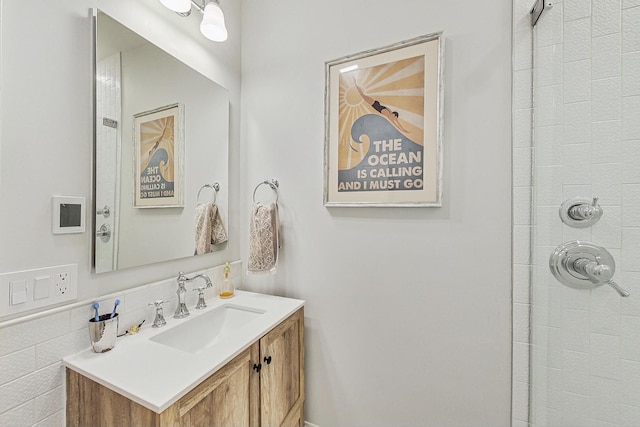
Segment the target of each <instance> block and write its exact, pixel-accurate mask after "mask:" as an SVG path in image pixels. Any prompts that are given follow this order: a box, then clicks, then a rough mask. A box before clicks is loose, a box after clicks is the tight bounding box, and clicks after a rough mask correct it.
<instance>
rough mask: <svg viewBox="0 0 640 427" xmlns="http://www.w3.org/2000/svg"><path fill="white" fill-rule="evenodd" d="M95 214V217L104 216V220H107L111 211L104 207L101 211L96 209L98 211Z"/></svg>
mask: <svg viewBox="0 0 640 427" xmlns="http://www.w3.org/2000/svg"><path fill="white" fill-rule="evenodd" d="M96 214H97V215H102V216H104V217H105V218H109V216H110V215H111V209H110V208H109V206H107V205H104V208H102V209H98V210H97V211H96Z"/></svg>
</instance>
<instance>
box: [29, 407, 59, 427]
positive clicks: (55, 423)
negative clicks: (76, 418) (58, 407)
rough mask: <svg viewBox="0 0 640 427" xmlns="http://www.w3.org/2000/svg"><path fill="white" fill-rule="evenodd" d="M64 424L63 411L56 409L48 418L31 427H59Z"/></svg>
mask: <svg viewBox="0 0 640 427" xmlns="http://www.w3.org/2000/svg"><path fill="white" fill-rule="evenodd" d="M64 424H65V414H64V411H58V412H56V413H55V414H53V415H51V416H50V417H48V418H45V419H44V420H42V421H40V422H38V423H36V424H34V425H33V427H60V426H63V425H64Z"/></svg>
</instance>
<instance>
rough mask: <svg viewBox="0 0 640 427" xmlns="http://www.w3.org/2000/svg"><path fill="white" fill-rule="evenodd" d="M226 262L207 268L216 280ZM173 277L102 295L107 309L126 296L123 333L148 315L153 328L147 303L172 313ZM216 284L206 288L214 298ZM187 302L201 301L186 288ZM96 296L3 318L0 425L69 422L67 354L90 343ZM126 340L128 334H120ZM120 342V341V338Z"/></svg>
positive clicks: (235, 271)
mask: <svg viewBox="0 0 640 427" xmlns="http://www.w3.org/2000/svg"><path fill="white" fill-rule="evenodd" d="M223 269H224V267H223V266H219V267H214V268H211V269H207V270H203V271H201V272H202V273H207V274H209V277H211V280H212V281H213V283H214V284H217V283H220V282H221V281H222V280H223ZM241 269H242V267H241V262H240V261H236V262H234V263H232V264H231V273H232V274H231V280H233V281H234V282H235V284H237V285H238V284H240V280H241V278H240V272H241ZM176 289H177V285H176V280H175V279H174V278H171V279H167V280H163V281H160V282H155V283H152V284H149V285H144V286H139V287H136V288H132V289H128V290H126V291H123V292H121V293H118V294H112V295H106V296H102V297H99V298H97V299H96V300H97V301H99V303H100V306H101V307H105V308H104V309H102V310H101V311H100V312H101V313H105V312H108V311H110V310H111V307H113V301H114V300H115V299H116V298H119V299H120V300H121V303H120V305H119V306H118V312H119V313H120V315H119V317H120V321H119V325H120V333H123V332H124V331H125V330H126V329H127V328H128V327H129V326H131V325H133V324H139V323H140V322H141V321H142V320H145V324H144V326H143V327H151V324H152V323H153V318H154V315H155V311H154V309H153V307H149V306H148V304H149V303H150V302H152V301H155V300H158V299H163V300H165V301H169V304H167V305H166V306H165V308H164V313H165V316H170V314H171V313H173V311H174V310H175V308H176V306H177V296H176ZM215 295H216V293H215V286H214V288H212V289H209V290H207V291H206V294H205V296H206V298H207V300H208V299H210V298H213V297H215ZM187 298H188V299H187V305H188V306H189V307H193V306H195V304H196V299H197V294H196V293H195V292H189V293H187ZM91 303H92V301H83V302H79V303H76V304H72V305H69V306H66V307H62V308H58V309H53V310H48V311H45V312H42V313H38V314H36V315H32V316H27V317H24V318H19V319H15V320H12V321H7V322H2V323H0V426H38V427H44V426H52V427H62V426H64V425H65V402H66V395H65V374H64V367H63V366H62V359H63V358H64V357H65V356H68V355H70V354H74V353H77V352H79V351H81V350H84V349H86V348H88V347H89V346H90V342H89V333H88V330H87V321H88V319H89V318H90V317H91V316H92V313H93V311H92V308H91ZM119 339H127V337H123V338H119ZM116 346H117V343H116Z"/></svg>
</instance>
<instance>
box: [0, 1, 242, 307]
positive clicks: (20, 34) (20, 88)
mask: <svg viewBox="0 0 640 427" xmlns="http://www.w3.org/2000/svg"><path fill="white" fill-rule="evenodd" d="M91 6H99V7H101V8H102V9H103V10H104V11H105V12H107V13H108V14H110V15H111V16H113V17H114V18H116V19H117V20H119V21H121V22H122V23H123V24H125V25H127V26H129V27H130V28H133V29H134V30H136V31H137V32H139V33H140V34H141V35H143V36H144V37H146V38H148V39H149V40H151V41H152V42H154V43H156V44H157V45H159V46H160V47H162V48H163V49H165V50H167V51H168V52H169V53H171V54H172V55H174V56H176V57H177V58H178V59H180V60H182V61H184V62H187V63H189V64H190V65H191V66H192V67H193V68H195V69H196V70H197V71H199V72H201V73H202V74H204V75H206V76H207V77H209V78H211V79H213V80H215V81H216V82H218V83H219V84H220V85H222V86H224V87H226V88H227V89H229V92H230V97H231V112H230V153H229V156H230V177H231V178H230V183H231V184H230V188H229V189H228V191H229V220H228V224H227V226H228V228H229V233H230V236H231V241H230V244H229V245H228V247H227V249H226V250H225V251H223V252H220V253H216V254H212V255H203V256H199V257H192V258H188V259H184V260H180V261H174V262H167V263H163V264H156V265H153V266H146V267H139V268H133V269H129V270H125V271H122V272H114V273H109V274H103V275H95V274H92V273H91V257H90V254H91V233H90V232H86V233H84V234H75V235H58V236H54V235H52V234H51V196H52V195H76V196H84V197H86V198H87V203H88V204H89V205H90V204H91V202H92V198H91V197H92V196H91V186H92V184H91V158H92V157H91V156H92V155H91V150H92V148H91V147H92V108H91V61H90V52H91V51H90V49H91V41H90V40H91V38H90V20H89V12H88V8H89V7H91ZM224 7H225V14H226V16H227V25H228V27H229V32H230V35H229V40H228V41H227V42H226V43H224V44H216V43H213V42H210V41H208V40H206V39H204V37H202V35H201V34H200V32H199V28H198V16H197V15H198V14H197V13H194V14H193V15H192V16H191V17H189V18H180V17H179V16H178V15H176V14H175V13H173V12H171V11H169V10H167V9H165V8H164V7H163V6H162V5H161V4H160V3H159V2H158V1H157V0H136V1H130V0H129V1H127V0H92V1H89V2H82V1H77V0H55V1H47V2H44V3H43V2H41V1H36V0H6V1H4V2H3V9H2V49H1V54H2V72H1V79H2V80H1V88H2V128H1V129H0V132H1V133H0V150H1V152H2V156H1V160H0V161H1V163H0V183H1V186H0V242H2V244H1V245H0V272H9V271H16V270H23V269H30V268H36V267H43V266H52V265H59V264H69V263H77V264H78V277H79V289H78V299H80V300H82V299H86V298H92V297H94V296H98V295H105V294H108V293H111V292H114V291H117V290H120V289H124V288H128V287H131V286H134V285H140V284H144V283H149V282H151V281H154V280H159V279H162V278H168V277H171V276H174V275H177V272H178V271H180V270H184V271H194V270H198V269H202V268H205V267H208V266H212V265H219V264H222V263H223V262H224V261H226V260H227V259H238V258H239V256H240V250H239V244H238V243H239V235H240V233H239V227H240V223H239V221H238V220H237V215H238V204H239V197H238V193H239V189H240V187H239V179H237V178H236V177H237V175H238V173H239V172H238V170H239V164H238V161H239V148H238V141H239V129H240V125H239V120H240V105H239V100H240V53H239V52H240V33H241V31H240V24H241V23H240V5H239V4H238V2H233V1H229V2H226V4H225V6H224ZM88 218H89V219H91V214H90V209H88ZM88 223H90V222H88Z"/></svg>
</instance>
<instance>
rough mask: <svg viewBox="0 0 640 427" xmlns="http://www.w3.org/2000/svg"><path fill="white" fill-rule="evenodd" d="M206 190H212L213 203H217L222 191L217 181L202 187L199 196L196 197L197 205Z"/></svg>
mask: <svg viewBox="0 0 640 427" xmlns="http://www.w3.org/2000/svg"><path fill="white" fill-rule="evenodd" d="M205 188H211V189H212V190H213V203H215V202H216V200H217V199H218V191H220V183H219V182H218V181H216V182H214V183H213V184H205V185H203V186H202V187H200V189H199V190H198V195H197V196H196V204H198V203H199V202H200V193H201V192H202V190H204V189H205Z"/></svg>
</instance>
